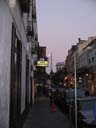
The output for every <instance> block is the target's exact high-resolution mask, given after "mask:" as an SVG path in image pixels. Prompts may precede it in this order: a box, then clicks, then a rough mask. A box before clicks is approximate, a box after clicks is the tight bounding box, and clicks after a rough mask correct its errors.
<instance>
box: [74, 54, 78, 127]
mask: <svg viewBox="0 0 96 128" xmlns="http://www.w3.org/2000/svg"><path fill="white" fill-rule="evenodd" d="M74 75H75V128H77V76H76V53H75V52H74Z"/></svg>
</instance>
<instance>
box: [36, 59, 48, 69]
mask: <svg viewBox="0 0 96 128" xmlns="http://www.w3.org/2000/svg"><path fill="white" fill-rule="evenodd" d="M37 66H38V67H48V61H43V60H42V61H37Z"/></svg>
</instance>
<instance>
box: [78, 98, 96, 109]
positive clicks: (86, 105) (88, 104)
mask: <svg viewBox="0 0 96 128" xmlns="http://www.w3.org/2000/svg"><path fill="white" fill-rule="evenodd" d="M95 102H96V100H86V101H85V100H84V101H80V102H79V105H80V109H81V110H89V109H93V107H94V104H95Z"/></svg>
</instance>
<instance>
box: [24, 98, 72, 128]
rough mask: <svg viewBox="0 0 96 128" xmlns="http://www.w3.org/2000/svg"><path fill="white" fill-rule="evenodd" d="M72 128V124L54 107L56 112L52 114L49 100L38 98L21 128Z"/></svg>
mask: <svg viewBox="0 0 96 128" xmlns="http://www.w3.org/2000/svg"><path fill="white" fill-rule="evenodd" d="M32 127H34V128H59V127H60V128H72V124H71V123H70V121H69V120H68V118H67V117H66V115H64V113H62V112H61V111H60V110H59V108H57V107H56V112H52V111H51V108H50V105H49V99H48V98H39V99H37V102H36V104H34V105H33V107H32V110H31V112H29V114H28V117H27V119H26V120H25V122H24V125H23V128H32Z"/></svg>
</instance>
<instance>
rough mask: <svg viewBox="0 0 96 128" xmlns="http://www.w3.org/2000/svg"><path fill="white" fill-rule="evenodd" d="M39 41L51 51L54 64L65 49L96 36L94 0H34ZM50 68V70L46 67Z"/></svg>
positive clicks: (63, 59) (60, 59)
mask: <svg viewBox="0 0 96 128" xmlns="http://www.w3.org/2000/svg"><path fill="white" fill-rule="evenodd" d="M36 3H37V5H36V9H37V25H38V40H39V43H40V46H46V47H47V56H48V55H49V54H50V53H52V55H53V67H54V71H55V65H56V63H57V62H64V61H65V59H66V56H67V54H68V49H70V48H71V46H72V45H73V44H76V43H77V42H78V38H81V39H87V38H88V37H90V36H95V35H96V2H95V0H36ZM47 70H49V69H47Z"/></svg>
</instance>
